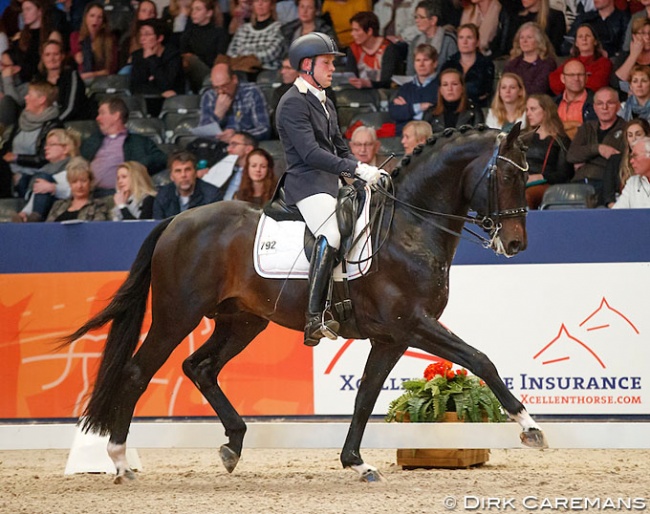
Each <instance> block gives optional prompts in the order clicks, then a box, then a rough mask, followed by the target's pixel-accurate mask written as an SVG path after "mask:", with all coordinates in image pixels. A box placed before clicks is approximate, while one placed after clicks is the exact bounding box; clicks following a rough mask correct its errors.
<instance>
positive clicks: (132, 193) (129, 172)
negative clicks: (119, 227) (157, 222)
mask: <svg viewBox="0 0 650 514" xmlns="http://www.w3.org/2000/svg"><path fill="white" fill-rule="evenodd" d="M116 185H117V188H116V189H117V190H116V191H115V195H113V203H114V204H115V207H113V212H112V215H113V221H122V220H150V219H152V218H153V202H154V197H155V196H156V188H155V187H154V185H153V181H152V180H151V177H150V176H149V174H148V173H147V168H145V167H144V166H143V165H142V164H140V163H139V162H135V161H127V162H124V163H122V164H120V165H119V166H118V168H117V179H116Z"/></svg>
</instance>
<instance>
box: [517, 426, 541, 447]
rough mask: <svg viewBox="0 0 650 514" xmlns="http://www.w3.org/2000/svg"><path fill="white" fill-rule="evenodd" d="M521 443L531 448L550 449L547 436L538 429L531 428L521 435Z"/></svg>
mask: <svg viewBox="0 0 650 514" xmlns="http://www.w3.org/2000/svg"><path fill="white" fill-rule="evenodd" d="M519 437H520V438H521V442H522V444H523V445H524V446H528V447H529V448H548V441H546V436H545V435H544V432H542V431H541V430H539V429H538V428H531V429H530V430H526V431H525V432H522V433H521V434H519Z"/></svg>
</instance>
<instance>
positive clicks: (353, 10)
mask: <svg viewBox="0 0 650 514" xmlns="http://www.w3.org/2000/svg"><path fill="white" fill-rule="evenodd" d="M372 4H373V2H371V0H325V1H324V2H323V13H327V14H328V15H329V17H330V18H331V20H332V25H333V26H334V31H335V32H336V35H337V38H338V40H339V43H340V45H341V47H342V48H345V47H347V46H350V44H352V42H353V41H354V39H353V38H352V28H351V27H350V18H352V16H354V15H355V14H357V13H359V12H367V11H370V10H372Z"/></svg>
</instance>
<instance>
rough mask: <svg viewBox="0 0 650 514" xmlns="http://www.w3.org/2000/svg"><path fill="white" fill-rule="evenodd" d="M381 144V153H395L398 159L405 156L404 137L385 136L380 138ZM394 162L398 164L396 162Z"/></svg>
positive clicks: (386, 154)
mask: <svg viewBox="0 0 650 514" xmlns="http://www.w3.org/2000/svg"><path fill="white" fill-rule="evenodd" d="M379 143H380V144H381V146H380V147H379V153H380V154H382V155H385V156H389V155H390V154H395V158H396V159H398V160H399V159H401V158H402V157H403V156H404V147H403V146H402V138H400V137H384V138H382V139H380V140H379ZM393 164H396V163H395V162H394V163H393Z"/></svg>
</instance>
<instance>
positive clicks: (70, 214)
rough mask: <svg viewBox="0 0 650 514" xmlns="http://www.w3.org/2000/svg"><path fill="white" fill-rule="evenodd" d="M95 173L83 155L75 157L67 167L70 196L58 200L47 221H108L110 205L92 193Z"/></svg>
mask: <svg viewBox="0 0 650 514" xmlns="http://www.w3.org/2000/svg"><path fill="white" fill-rule="evenodd" d="M94 178H95V176H94V174H93V172H92V170H91V169H90V163H89V162H88V161H87V160H86V159H84V158H83V157H74V158H72V159H71V160H70V162H69V163H68V166H67V167H66V179H67V180H68V183H69V184H70V197H69V198H67V199H65V200H57V201H56V202H55V204H54V205H53V206H52V210H51V211H50V214H49V215H48V217H47V221H71V220H79V221H107V220H109V219H110V214H109V212H108V206H107V205H106V203H105V202H104V201H103V200H102V199H98V200H97V199H94V198H93V195H92V190H93V182H94Z"/></svg>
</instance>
